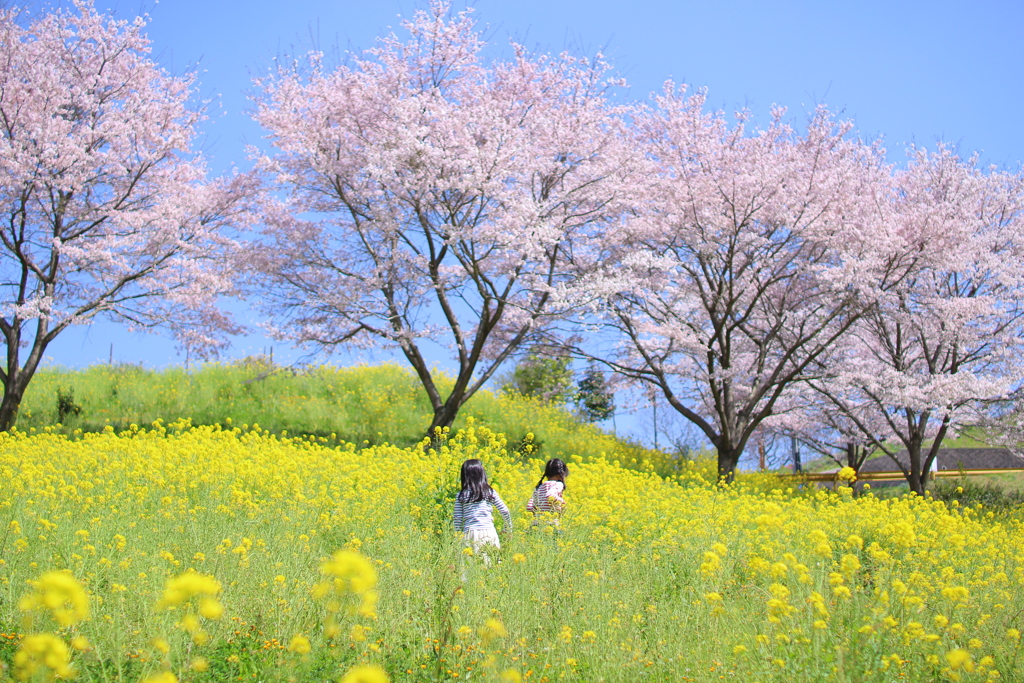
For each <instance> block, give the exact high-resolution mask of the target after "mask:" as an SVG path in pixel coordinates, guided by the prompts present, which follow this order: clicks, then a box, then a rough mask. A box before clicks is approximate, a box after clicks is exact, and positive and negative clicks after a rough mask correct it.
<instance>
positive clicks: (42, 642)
mask: <svg viewBox="0 0 1024 683" xmlns="http://www.w3.org/2000/svg"><path fill="white" fill-rule="evenodd" d="M12 663H13V664H14V677H15V678H17V679H18V680H22V681H24V680H28V679H30V678H34V677H35V676H36V675H37V674H40V673H44V674H45V675H46V676H47V677H48V678H51V679H52V678H53V677H57V678H71V677H73V676H74V674H75V672H74V669H72V668H71V653H70V652H69V651H68V647H67V645H65V644H64V641H63V640H61V639H60V638H58V637H57V636H55V635H52V634H50V633H39V634H36V635H31V636H25V638H24V639H23V640H22V641H21V646H20V647H19V648H18V651H17V652H15V653H14V658H13V660H12Z"/></svg>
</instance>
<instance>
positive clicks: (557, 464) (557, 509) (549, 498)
mask: <svg viewBox="0 0 1024 683" xmlns="http://www.w3.org/2000/svg"><path fill="white" fill-rule="evenodd" d="M568 476H569V468H568V467H566V465H565V463H564V462H562V461H561V460H559V459H558V458H552V459H551V460H548V461H547V464H545V465H544V476H543V477H541V478H540V481H538V482H537V486H536V487H535V488H534V489H533V495H532V496H530V500H528V501H526V509H527V510H528V511H529V512H532V513H533V514H534V517H536V516H537V515H538V514H540V513H544V512H547V513H554V514H559V513H561V512H562V509H563V508H564V507H565V497H564V495H563V494H564V493H565V478H566V477H568ZM536 523H537V522H536V520H535V521H534V524H536Z"/></svg>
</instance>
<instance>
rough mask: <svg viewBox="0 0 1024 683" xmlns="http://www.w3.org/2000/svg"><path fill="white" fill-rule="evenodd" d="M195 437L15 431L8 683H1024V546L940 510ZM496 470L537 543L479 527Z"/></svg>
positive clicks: (178, 428) (500, 452)
mask: <svg viewBox="0 0 1024 683" xmlns="http://www.w3.org/2000/svg"><path fill="white" fill-rule="evenodd" d="M445 437H446V435H440V438H439V439H438V440H437V442H436V444H435V447H434V448H426V447H424V446H419V447H414V448H398V447H394V446H386V445H384V446H374V447H371V448H365V449H361V450H360V449H357V448H356V447H354V446H344V447H340V448H336V447H328V446H327V445H325V444H323V443H322V442H320V441H319V440H317V439H313V438H309V439H303V438H280V437H277V436H273V435H270V434H268V433H266V432H264V431H261V430H259V429H258V428H256V429H248V430H240V429H230V430H226V429H220V428H216V427H197V428H192V427H190V426H189V425H188V424H187V423H177V424H174V425H168V426H164V425H162V424H160V423H157V424H155V425H154V426H153V427H152V428H149V429H145V430H142V429H138V428H132V429H129V430H127V431H125V432H123V433H114V431H113V430H109V429H108V430H107V431H106V432H105V433H102V434H86V435H84V436H82V437H81V438H79V439H69V438H67V437H65V436H61V435H58V434H54V433H42V434H37V435H33V436H26V435H24V434H18V433H15V434H0V482H3V483H2V488H0V629H2V630H3V633H2V634H0V661H2V663H3V664H2V666H3V668H2V670H0V680H4V679H14V680H40V681H42V680H57V679H66V678H70V677H73V676H74V677H77V679H78V680H89V681H93V680H95V681H131V682H132V683H137V682H139V681H144V680H147V681H229V680H230V681H307V680H309V681H320V680H333V681H339V680H345V681H366V682H371V681H372V682H374V683H379V682H381V681H389V680H390V681H441V680H444V681H449V680H452V681H455V680H474V681H494V682H498V681H520V682H522V681H529V682H535V681H536V682H540V683H546V682H549V681H550V682H553V681H563V680H564V681H587V682H590V681H642V680H650V681H719V680H740V681H762V682H767V681H837V682H838V681H879V682H882V681H885V682H889V681H904V680H905V681H936V680H949V681H997V680H1004V681H1013V680H1022V679H1024V674H1022V671H1021V663H1020V660H1021V658H1020V657H1019V654H1020V633H1021V630H1022V628H1024V626H1022V622H1024V591H1022V583H1024V530H1022V528H1021V526H1020V524H1019V523H1018V522H1016V521H1014V520H1012V519H1010V518H1006V517H995V516H994V515H992V514H990V513H987V512H986V511H985V510H982V509H962V508H961V509H956V510H953V511H950V510H948V509H947V508H946V507H945V506H944V505H943V504H942V503H939V502H935V501H932V500H930V499H929V498H919V497H911V498H904V499H892V500H881V499H878V498H875V497H873V496H870V495H868V496H864V497H859V498H854V497H852V496H851V491H850V490H849V489H840V491H839V492H838V493H833V492H829V491H818V492H814V491H793V490H783V488H782V485H781V484H779V483H778V481H777V480H774V479H772V478H770V477H768V476H759V475H758V476H755V475H751V476H748V477H740V479H739V481H738V482H736V483H734V484H732V485H728V486H727V485H722V484H718V483H716V482H714V480H713V468H710V467H708V466H706V465H704V464H701V463H696V464H691V465H690V466H689V467H688V468H687V469H686V470H685V471H684V472H683V473H682V474H680V475H679V476H678V477H675V478H673V479H672V480H664V479H661V478H659V477H657V476H656V475H654V474H650V473H644V472H640V471H636V470H632V469H625V468H623V467H621V466H619V464H617V463H616V462H614V461H611V462H609V461H608V460H605V459H600V458H598V459H593V460H590V461H587V462H584V461H582V459H581V458H576V459H574V460H573V461H571V462H570V463H569V466H570V469H571V474H570V476H569V478H568V488H567V490H566V499H567V501H568V505H567V508H566V511H565V513H564V515H563V517H562V520H561V523H560V524H559V525H554V524H540V525H537V526H532V525H531V524H530V522H531V517H529V516H528V513H527V512H526V511H525V508H524V504H525V501H526V500H527V498H528V497H529V495H530V493H531V490H532V486H533V485H534V484H535V483H536V480H537V478H538V477H539V476H540V472H541V469H542V463H540V462H536V461H522V460H514V459H512V458H511V457H509V456H508V455H507V451H506V449H505V443H504V438H503V437H502V436H500V435H497V434H494V433H492V432H490V431H488V430H487V429H484V428H482V427H480V426H478V425H474V424H472V422H471V423H470V425H469V427H468V428H467V429H465V430H463V431H462V432H460V433H459V434H458V435H456V436H454V437H452V438H451V439H447V438H445ZM469 457H478V458H480V459H482V460H483V461H484V463H485V465H486V467H487V471H488V474H489V476H490V478H491V482H492V484H493V485H494V487H495V488H496V489H497V490H498V491H499V492H500V494H501V495H502V497H503V498H504V499H505V500H506V501H507V502H508V503H509V504H510V506H512V508H513V511H514V522H515V529H514V532H513V534H512V535H511V536H507V537H505V540H504V541H503V547H502V549H501V551H500V553H496V554H495V553H492V561H491V562H490V564H489V566H488V565H485V564H484V563H483V562H482V561H480V560H479V559H478V558H476V557H474V556H471V555H466V554H463V553H462V552H461V549H462V548H461V545H460V543H459V540H458V539H457V538H456V536H455V534H454V532H453V531H452V529H451V505H452V500H453V497H454V494H455V491H456V487H457V480H458V468H459V465H460V464H461V462H462V461H463V460H464V459H466V458H469Z"/></svg>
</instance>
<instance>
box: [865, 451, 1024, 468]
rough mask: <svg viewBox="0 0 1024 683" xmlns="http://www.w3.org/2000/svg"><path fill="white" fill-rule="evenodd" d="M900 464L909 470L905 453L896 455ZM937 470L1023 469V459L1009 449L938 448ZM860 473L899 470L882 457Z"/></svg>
mask: <svg viewBox="0 0 1024 683" xmlns="http://www.w3.org/2000/svg"><path fill="white" fill-rule="evenodd" d="M896 457H897V458H898V459H899V461H900V463H902V464H903V466H904V467H905V468H907V469H908V470H909V469H910V458H909V456H908V455H907V452H906V451H900V452H899V453H897V454H896ZM937 459H938V463H937V469H940V470H958V469H961V468H962V469H965V470H995V469H1008V468H1016V467H1021V468H1024V457H1021V456H1020V455H1017V454H1016V453H1014V452H1013V451H1011V450H1010V449H1009V448H940V449H939V454H938V457H937ZM860 471H861V472H899V471H900V468H899V467H897V466H896V463H894V462H893V461H892V458H890V457H888V456H886V455H883V456H882V457H880V458H872V459H871V460H868V461H866V462H865V463H864V465H863V466H862V467H861V468H860Z"/></svg>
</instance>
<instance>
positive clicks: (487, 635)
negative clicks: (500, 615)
mask: <svg viewBox="0 0 1024 683" xmlns="http://www.w3.org/2000/svg"><path fill="white" fill-rule="evenodd" d="M476 634H477V636H479V638H480V640H481V641H483V643H484V645H490V644H491V643H492V642H493V641H495V640H497V639H498V638H504V637H505V636H507V635H508V631H506V630H505V624H503V623H501V622H500V621H498V620H497V619H495V618H494V617H491V618H490V619H488V620H487V621H485V622H484V625H483V626H481V627H480V628H479V629H477V632H476Z"/></svg>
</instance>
